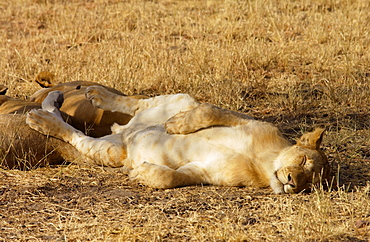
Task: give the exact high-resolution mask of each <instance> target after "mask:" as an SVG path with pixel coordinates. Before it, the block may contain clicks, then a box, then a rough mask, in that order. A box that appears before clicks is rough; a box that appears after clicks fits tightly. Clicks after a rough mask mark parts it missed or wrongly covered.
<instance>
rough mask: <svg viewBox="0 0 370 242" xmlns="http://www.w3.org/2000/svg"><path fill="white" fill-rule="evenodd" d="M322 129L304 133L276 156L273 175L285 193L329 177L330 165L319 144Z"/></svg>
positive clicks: (303, 188) (298, 190) (294, 191)
mask: <svg viewBox="0 0 370 242" xmlns="http://www.w3.org/2000/svg"><path fill="white" fill-rule="evenodd" d="M324 131H325V130H324V129H322V128H317V129H315V130H314V131H313V132H309V133H306V134H304V135H303V136H302V137H301V138H300V139H299V140H298V141H297V143H296V144H295V145H293V146H291V147H289V148H288V149H286V150H284V151H283V152H282V153H281V154H280V155H279V156H278V158H277V160H276V161H277V162H276V164H279V166H280V168H278V169H277V170H276V172H275V176H276V178H277V179H278V181H279V182H281V184H282V186H283V190H284V192H285V193H298V192H301V191H303V190H305V189H308V188H310V186H311V185H312V184H318V183H319V182H321V181H323V180H326V179H328V178H329V174H330V165H329V162H328V159H327V157H326V156H325V154H324V152H323V151H322V150H321V149H320V144H321V141H322V137H323V134H324Z"/></svg>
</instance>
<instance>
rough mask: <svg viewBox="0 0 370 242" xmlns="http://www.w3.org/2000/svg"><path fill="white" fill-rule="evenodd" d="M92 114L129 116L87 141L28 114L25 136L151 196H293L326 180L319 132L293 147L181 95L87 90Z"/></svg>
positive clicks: (264, 127)
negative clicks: (224, 190)
mask: <svg viewBox="0 0 370 242" xmlns="http://www.w3.org/2000/svg"><path fill="white" fill-rule="evenodd" d="M86 97H87V98H88V99H89V100H90V101H91V102H92V103H93V104H94V105H95V106H97V107H100V108H102V109H104V110H110V111H113V112H122V113H127V114H130V115H133V116H134V117H133V119H131V121H130V122H129V123H128V124H127V125H123V126H118V125H115V126H113V127H112V130H113V134H112V135H108V136H105V137H102V138H91V137H88V136H86V135H84V134H83V133H82V132H80V131H78V130H76V129H75V128H73V127H72V126H70V125H68V124H67V123H65V122H63V120H62V119H60V118H58V117H57V116H56V115H53V114H52V113H49V112H47V111H44V110H34V111H31V112H30V113H29V114H28V118H27V123H28V124H29V125H30V127H31V128H33V129H36V130H38V131H40V132H41V133H43V134H45V135H51V136H54V137H57V138H60V139H62V140H64V141H66V142H69V143H70V144H72V145H73V146H74V147H75V148H76V149H77V150H78V151H79V152H81V153H82V154H83V155H85V156H87V157H89V158H91V161H93V162H94V163H96V164H102V165H106V166H112V167H119V166H126V167H129V168H132V169H133V170H132V171H131V174H130V175H131V177H132V178H133V179H135V180H138V181H139V182H141V183H143V184H146V185H148V186H151V187H155V188H173V187H179V186H187V185H194V184H214V185H222V186H255V187H266V186H271V188H272V189H273V190H274V192H275V193H297V192H300V191H302V190H304V189H306V188H308V187H309V185H310V184H311V183H318V182H319V181H320V179H321V178H322V179H326V178H328V176H329V164H328V161H327V158H326V156H325V155H324V153H323V152H322V151H321V150H320V147H319V146H320V143H321V140H322V136H323V133H324V130H323V129H316V130H315V131H313V132H311V133H306V134H304V135H303V136H302V137H301V138H300V140H299V141H298V142H297V144H296V145H293V146H292V145H291V144H289V142H288V141H287V140H286V139H284V138H283V137H282V135H281V134H280V132H279V131H278V130H277V128H275V127H274V126H272V125H271V124H269V123H265V122H261V121H257V120H253V119H251V118H250V117H248V116H246V115H243V114H240V113H236V112H232V111H228V110H224V109H221V108H218V107H215V106H213V105H210V104H199V103H198V102H197V101H196V100H194V99H193V98H192V97H190V96H189V95H186V94H176V95H166V96H158V97H154V98H150V99H144V100H137V99H130V98H127V97H123V96H119V95H115V94H113V93H111V92H109V91H107V90H106V89H104V88H101V87H97V86H93V87H89V88H87V91H86Z"/></svg>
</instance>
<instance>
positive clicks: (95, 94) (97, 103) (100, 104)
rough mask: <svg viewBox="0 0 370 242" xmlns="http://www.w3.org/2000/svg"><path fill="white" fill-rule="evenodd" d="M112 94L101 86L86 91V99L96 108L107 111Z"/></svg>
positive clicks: (91, 87)
mask: <svg viewBox="0 0 370 242" xmlns="http://www.w3.org/2000/svg"><path fill="white" fill-rule="evenodd" d="M111 95H112V93H111V92H109V91H108V90H106V89H105V88H104V87H101V86H90V87H88V88H87V89H86V92H85V97H86V99H87V100H89V101H90V102H91V104H92V105H93V106H94V107H97V108H101V109H103V110H106V109H107V106H108V105H109V103H110V99H111Z"/></svg>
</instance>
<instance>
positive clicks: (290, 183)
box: [287, 173, 295, 187]
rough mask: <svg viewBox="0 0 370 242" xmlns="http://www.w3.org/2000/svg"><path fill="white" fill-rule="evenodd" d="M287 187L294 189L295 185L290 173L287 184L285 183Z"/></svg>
mask: <svg viewBox="0 0 370 242" xmlns="http://www.w3.org/2000/svg"><path fill="white" fill-rule="evenodd" d="M287 185H290V186H292V187H295V184H294V181H293V178H292V174H291V173H289V174H288V182H287Z"/></svg>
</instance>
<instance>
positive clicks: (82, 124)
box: [0, 72, 145, 169]
mask: <svg viewBox="0 0 370 242" xmlns="http://www.w3.org/2000/svg"><path fill="white" fill-rule="evenodd" d="M53 78H54V75H52V74H51V73H49V72H41V73H40V74H39V75H38V76H37V78H36V81H37V82H38V83H39V84H40V82H43V86H48V87H50V88H43V89H41V90H40V91H38V92H36V93H35V94H34V95H32V97H31V100H33V101H29V100H28V101H26V100H20V99H16V98H12V97H9V96H6V95H5V94H6V91H7V88H6V87H5V86H3V85H1V86H0V93H1V95H0V134H1V136H0V167H2V168H20V169H28V168H34V167H37V166H44V165H46V164H61V163H62V162H64V161H75V160H76V159H77V158H79V157H81V155H78V156H76V150H75V149H74V148H73V147H72V146H70V145H69V144H66V143H65V142H61V141H60V140H58V139H55V138H54V137H46V136H44V135H40V133H38V132H35V131H34V130H32V129H30V128H29V127H28V125H26V123H25V117H24V115H23V114H25V113H27V112H29V111H30V110H32V109H40V108H41V102H42V101H43V100H45V98H46V97H47V96H48V94H49V93H50V92H53V91H55V90H61V91H63V92H64V93H65V97H64V104H63V106H62V109H61V111H62V116H63V118H64V120H66V121H68V123H70V124H71V125H73V126H74V127H75V128H77V129H78V130H81V131H82V132H84V133H85V134H89V135H91V136H95V137H100V136H104V135H107V134H109V133H111V130H110V127H111V126H112V125H113V124H114V123H118V124H126V123H127V122H128V121H129V120H130V119H131V118H132V116H131V115H128V114H124V113H113V112H109V111H103V110H102V109H99V108H96V107H94V106H93V105H92V104H91V103H90V102H89V101H88V100H86V98H85V90H86V88H87V87H88V86H91V85H97V83H94V82H82V81H78V82H69V83H63V84H58V85H54V84H53V83H52V81H53ZM103 87H104V88H106V89H108V90H109V91H111V92H113V93H116V94H118V95H124V94H122V93H121V92H119V91H117V90H115V89H113V88H110V87H106V86H103ZM134 98H145V97H144V96H137V97H136V96H135V97H134ZM63 111H65V112H63ZM10 114H11V115H10Z"/></svg>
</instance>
